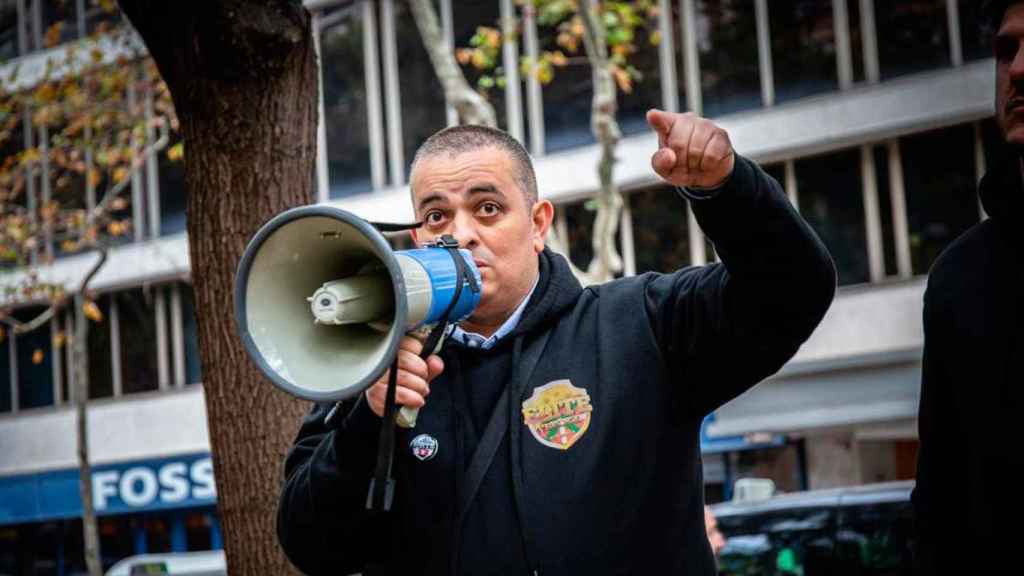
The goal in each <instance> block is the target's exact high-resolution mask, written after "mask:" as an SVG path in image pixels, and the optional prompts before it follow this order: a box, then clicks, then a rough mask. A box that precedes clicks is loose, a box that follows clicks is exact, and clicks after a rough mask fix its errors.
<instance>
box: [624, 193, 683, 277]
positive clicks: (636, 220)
mask: <svg viewBox="0 0 1024 576" xmlns="http://www.w3.org/2000/svg"><path fill="white" fill-rule="evenodd" d="M629 210H630V212H631V214H632V216H633V246H634V248H635V253H636V273H637V274H642V273H644V272H650V271H654V272H674V271H675V270H678V269H680V268H682V267H684V266H688V265H690V264H691V262H690V232H689V222H688V218H687V210H688V207H687V204H686V201H685V200H683V199H682V198H680V197H679V194H678V193H677V192H676V191H675V189H674V188H673V187H671V186H657V187H655V188H649V189H647V190H641V191H639V192H633V193H631V194H630V195H629Z"/></svg>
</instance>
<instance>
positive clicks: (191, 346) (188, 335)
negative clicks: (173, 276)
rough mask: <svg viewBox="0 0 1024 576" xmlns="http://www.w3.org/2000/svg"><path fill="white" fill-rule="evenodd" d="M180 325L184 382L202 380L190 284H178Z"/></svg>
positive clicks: (194, 310)
mask: <svg viewBox="0 0 1024 576" xmlns="http://www.w3.org/2000/svg"><path fill="white" fill-rule="evenodd" d="M179 286H180V289H181V325H182V332H183V333H184V337H185V383H186V384H198V383H199V382H201V381H202V374H201V372H200V368H199V337H198V332H197V330H196V308H195V304H194V300H193V297H192V285H191V284H184V283H183V284H180V285H179Z"/></svg>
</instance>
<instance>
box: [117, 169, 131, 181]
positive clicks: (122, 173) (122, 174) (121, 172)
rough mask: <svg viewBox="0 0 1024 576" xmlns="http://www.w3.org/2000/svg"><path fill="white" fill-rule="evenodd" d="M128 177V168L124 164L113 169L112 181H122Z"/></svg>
mask: <svg viewBox="0 0 1024 576" xmlns="http://www.w3.org/2000/svg"><path fill="white" fill-rule="evenodd" d="M127 177H128V169H127V168H125V167H124V166H118V167H117V168H116V169H115V170H114V182H122V181H124V179H125V178H127Z"/></svg>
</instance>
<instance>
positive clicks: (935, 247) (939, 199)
mask: <svg viewBox="0 0 1024 576" xmlns="http://www.w3.org/2000/svg"><path fill="white" fill-rule="evenodd" d="M900 152H901V154H902V160H903V179H904V188H905V190H906V198H907V225H908V229H909V233H910V255H911V260H912V264H913V270H914V273H915V274H926V273H927V272H928V270H929V268H931V265H932V263H933V262H935V259H936V258H937V257H938V256H939V254H941V253H942V251H943V250H944V249H945V248H946V246H948V245H949V243H950V242H952V241H953V240H954V239H956V237H957V236H960V235H961V234H963V233H964V232H966V231H967V229H968V228H970V227H971V226H973V225H974V224H976V223H977V222H978V217H979V216H978V198H977V192H976V186H975V168H974V131H973V128H972V126H971V125H969V124H965V125H961V126H955V127H953V128H946V129H942V130H933V131H931V132H926V133H924V134H916V135H914V136H910V137H907V138H903V139H901V140H900Z"/></svg>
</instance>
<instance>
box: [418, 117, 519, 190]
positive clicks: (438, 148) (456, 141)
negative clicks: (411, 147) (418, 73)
mask: <svg viewBox="0 0 1024 576" xmlns="http://www.w3.org/2000/svg"><path fill="white" fill-rule="evenodd" d="M483 148H495V149H497V150H500V151H502V152H504V153H506V154H508V156H509V158H510V159H511V160H512V170H513V174H512V178H513V180H515V182H516V184H518V185H519V188H520V189H522V191H523V194H524V195H525V196H526V206H527V208H529V207H531V206H533V205H534V203H536V202H537V175H536V173H534V171H533V161H532V160H530V154H529V153H527V152H526V149H525V148H523V145H522V144H520V143H519V141H518V140H516V139H515V138H513V137H512V136H510V135H509V134H508V133H507V132H504V131H502V130H498V129H497V128H489V127H487V126H476V125H464V126H451V127H448V128H445V129H443V130H441V131H439V132H436V133H435V134H434V135H433V136H431V137H430V138H427V140H426V142H424V143H423V144H421V145H420V147H419V149H418V150H416V156H415V157H414V158H413V161H412V167H413V168H412V169H413V170H415V169H416V164H417V163H419V161H420V160H422V159H424V158H432V157H435V156H441V155H443V154H444V155H448V156H457V155H459V154H462V153H464V152H470V151H472V150H480V149H483Z"/></svg>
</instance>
